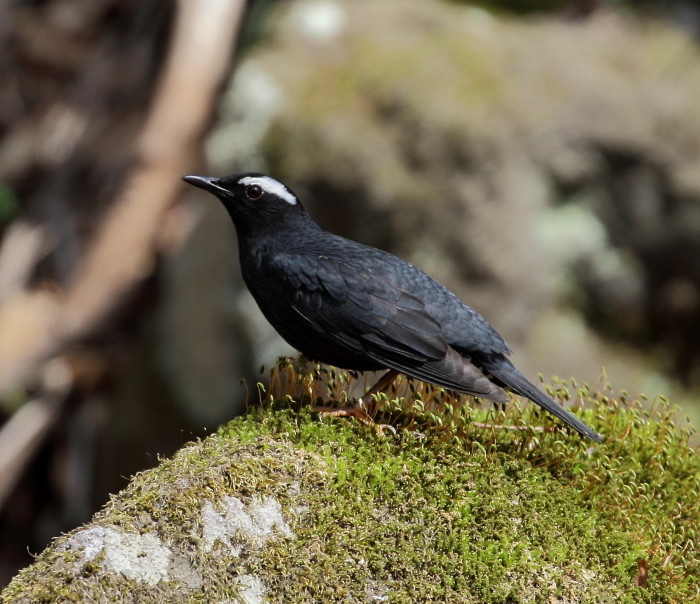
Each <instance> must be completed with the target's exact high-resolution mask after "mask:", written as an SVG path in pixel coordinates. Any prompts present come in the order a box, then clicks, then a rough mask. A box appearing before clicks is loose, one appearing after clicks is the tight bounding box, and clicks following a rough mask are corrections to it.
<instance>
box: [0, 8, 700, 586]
mask: <svg viewBox="0 0 700 604" xmlns="http://www.w3.org/2000/svg"><path fill="white" fill-rule="evenodd" d="M496 5H497V6H496ZM639 6H640V5H639V4H638V3H624V2H606V1H604V0H600V1H598V2H591V1H585V0H578V1H576V0H571V1H564V0H560V1H550V2H544V1H542V2H534V1H533V2H523V1H515V0H513V1H510V2H508V1H506V0H504V1H502V2H498V3H481V4H480V5H479V4H470V3H466V2H441V1H438V0H422V1H416V2H411V3H406V2H402V1H401V0H384V1H383V2H352V1H350V0H346V1H340V0H294V1H289V2H283V3H275V2H268V1H262V0H259V1H257V2H252V3H250V7H249V12H248V15H247V19H246V26H245V28H244V31H243V35H242V38H241V46H240V48H239V52H238V54H237V55H236V63H235V65H234V70H233V72H232V76H231V80H230V83H229V84H228V85H226V86H225V87H224V90H223V91H222V95H221V98H220V102H219V105H218V106H219V111H218V113H219V116H218V119H217V120H216V123H215V124H214V126H213V128H212V131H211V136H210V137H209V139H208V142H207V145H206V154H207V158H208V165H206V166H202V165H197V164H196V162H194V161H193V162H192V163H193V165H192V166H191V168H189V169H188V171H189V172H191V173H197V172H201V173H211V174H217V175H223V174H228V173H232V172H236V171H244V170H245V171H247V170H259V171H264V172H269V173H271V174H272V175H273V176H275V177H277V178H279V179H281V180H283V181H285V182H286V183H287V184H289V186H290V187H291V188H293V189H294V190H295V192H296V193H297V194H298V195H299V196H300V197H301V198H302V200H303V202H304V204H305V205H306V207H307V209H308V210H309V211H310V212H311V214H312V215H313V216H314V218H315V219H317V221H318V222H319V223H321V224H322V225H323V226H325V227H326V228H328V229H330V230H333V231H335V232H338V233H340V234H343V235H345V236H349V237H352V238H354V239H357V240H360V241H362V242H364V243H367V244H370V245H375V246H378V247H381V248H384V249H387V250H390V251H392V252H394V253H396V254H398V255H400V256H403V257H405V258H407V259H409V260H411V261H412V262H414V263H415V264H417V265H418V266H420V267H421V268H422V269H424V270H425V271H426V272H428V273H429V274H431V275H432V276H434V277H435V278H437V279H438V280H440V281H442V282H444V283H445V284H446V285H448V286H449V287H450V288H452V289H453V290H454V291H455V292H456V293H458V294H459V295H461V296H462V297H463V298H464V299H465V300H466V301H467V302H468V303H470V304H471V305H472V306H474V307H475V308H477V310H479V311H480V312H482V313H483V314H484V315H486V316H487V317H488V318H489V320H490V321H491V322H492V323H493V324H494V325H495V326H496V327H497V329H498V330H499V331H500V332H501V333H502V334H503V335H504V337H506V339H507V340H508V341H509V342H510V343H511V344H512V345H513V347H514V348H515V349H516V351H517V358H516V360H517V363H518V364H519V365H521V366H522V368H523V369H524V370H526V371H527V373H528V374H530V376H531V377H535V375H536V373H537V372H543V373H544V374H545V375H546V376H548V375H550V374H558V375H560V376H574V377H575V378H576V379H577V381H579V382H581V381H589V382H596V381H597V380H598V378H599V376H600V372H601V366H604V367H605V369H606V372H607V377H608V379H609V380H610V381H611V382H612V383H613V385H614V386H615V387H617V388H626V389H627V390H628V391H630V392H631V393H633V394H634V393H637V392H645V393H646V394H647V395H649V396H653V395H655V394H656V393H658V392H661V393H664V394H671V395H673V400H675V401H676V402H680V403H683V404H685V405H687V410H688V412H689V413H691V414H694V417H695V423H696V424H697V423H699V422H698V416H699V414H700V410H699V408H698V403H697V397H698V391H700V172H699V171H698V166H699V165H700V106H699V105H698V103H697V99H698V98H699V97H700V61H699V59H700V51H699V50H698V46H697V41H696V40H695V39H694V36H696V35H697V31H698V27H697V25H698V14H699V13H698V9H699V8H700V3H697V2H682V1H679V2H670V3H662V2H652V1H650V2H647V3H645V4H644V7H643V8H644V11H645V12H642V13H641V14H640V13H635V12H632V8H635V7H637V8H639ZM496 8H497V11H496ZM176 10H177V4H176V3H172V2H156V1H155V0H146V1H143V0H142V1H141V2H136V1H128V2H116V1H115V0H100V1H96V0H91V1H90V2H87V1H81V0H49V1H47V2H43V3H33V2H21V1H16V2H10V3H5V4H4V5H3V6H2V7H0V36H1V37H2V41H3V48H5V49H7V52H4V53H3V54H2V56H0V67H2V69H0V137H1V138H0V221H2V222H1V223H0V228H1V229H2V231H3V235H4V241H3V244H5V243H6V242H7V240H8V238H9V237H10V236H11V235H12V236H13V237H15V238H16V237H17V235H16V233H17V228H15V227H16V226H17V225H18V224H19V223H20V222H22V223H23V224H24V223H26V224H27V225H29V226H31V227H35V228H36V229H37V230H36V231H31V232H34V233H35V234H34V235H26V233H25V231H22V232H21V233H20V236H21V237H23V238H24V239H25V240H26V241H27V242H28V243H27V246H26V248H27V249H28V250H29V251H28V252H27V253H26V254H25V255H26V256H27V257H29V255H31V257H32V258H33V259H34V262H35V265H33V264H31V263H30V264H29V265H30V267H33V268H31V270H30V271H29V277H28V278H27V284H26V287H28V288H44V289H45V290H46V291H48V292H56V291H57V292H59V293H60V292H61V291H62V290H63V289H64V288H65V287H66V286H67V284H68V283H69V282H70V280H71V277H72V276H73V274H74V272H75V267H76V266H77V265H78V264H79V262H80V260H81V259H82V258H83V257H84V255H85V254H86V250H87V249H88V247H89V246H88V243H89V241H90V240H91V238H92V237H93V236H94V234H95V231H96V229H97V227H98V225H99V224H100V220H101V219H102V218H103V216H104V215H105V212H106V211H107V209H109V208H110V207H111V206H112V204H113V203H114V200H115V198H116V196H117V192H118V191H119V190H120V189H122V188H123V187H124V184H125V183H128V182H129V178H130V175H131V169H132V165H133V162H134V153H135V152H134V148H135V145H136V140H137V138H138V136H139V133H140V129H141V127H142V124H143V121H144V119H145V116H146V111H147V108H148V105H149V103H150V102H151V100H152V97H153V95H154V94H155V86H156V83H157V81H158V77H159V75H160V74H161V73H162V71H163V68H164V64H165V58H166V53H167V45H168V41H169V39H170V35H171V28H172V23H173V15H174V13H175V11H176ZM508 10H514V11H516V12H515V13H508V12H506V11H508ZM516 14H517V16H516ZM523 15H524V16H523ZM188 110H189V106H188V103H187V99H186V98H184V97H183V99H182V101H181V107H180V108H179V111H180V112H182V114H183V115H184V114H185V113H186V112H188ZM148 202H149V200H148V199H144V200H143V203H144V204H147V203H148ZM172 224H185V225H189V226H187V227H182V226H181V227H179V230H178V229H175V230H176V231H177V232H178V233H185V235H182V236H181V237H179V238H178V237H175V239H176V240H177V241H178V243H177V244H175V245H170V246H165V247H164V248H163V249H164V251H163V252H162V254H160V255H159V256H158V257H157V258H156V259H154V261H153V265H152V266H150V268H149V269H148V276H147V278H145V279H144V280H143V281H142V282H141V283H140V285H139V287H138V288H137V289H136V290H135V291H134V292H133V294H132V295H131V296H130V297H129V298H128V302H127V303H124V304H123V305H121V306H120V308H119V309H118V312H116V313H114V314H113V315H110V316H109V317H108V319H106V320H105V321H103V322H102V323H101V324H100V326H99V328H98V329H95V330H94V332H92V333H90V334H88V335H87V336H86V337H85V338H84V339H83V341H81V342H80V355H77V357H79V359H81V363H84V364H87V365H89V366H90V367H92V366H93V365H95V364H97V365H99V367H100V368H101V369H100V372H99V373H100V375H101V376H102V377H101V378H100V379H99V380H93V381H91V382H90V387H89V388H83V389H78V390H76V391H72V392H71V394H70V396H69V397H68V399H67V401H66V402H65V404H63V406H62V407H61V409H60V413H59V415H58V418H59V419H57V421H56V422H55V423H54V424H53V425H52V428H51V430H50V432H48V434H47V435H46V436H45V437H44V438H45V440H44V441H43V444H42V446H41V447H40V448H39V449H38V451H37V454H36V456H35V457H34V460H33V461H32V462H31V464H30V465H29V466H28V467H27V469H26V471H25V472H24V474H23V477H22V479H21V481H20V482H19V484H18V485H17V486H16V487H15V488H14V489H13V491H12V493H11V495H9V498H8V499H7V500H6V502H5V504H4V506H3V508H2V517H1V518H0V581H3V582H4V581H6V580H7V578H9V576H10V575H11V574H12V573H13V572H14V570H15V569H16V568H17V567H18V566H20V565H22V564H26V563H27V562H28V556H27V548H28V547H29V549H30V551H37V550H40V549H42V548H43V546H44V544H45V543H46V541H47V540H48V539H49V538H50V537H51V536H53V535H56V534H58V533H59V532H60V531H62V530H67V529H69V528H71V526H74V525H75V524H77V523H80V522H82V521H84V520H85V519H86V518H87V517H88V516H89V514H90V510H91V509H94V506H98V505H100V504H102V503H103V502H104V501H105V499H106V497H107V494H108V493H109V492H111V491H114V490H117V489H118V488H120V487H121V486H123V485H124V484H125V478H124V477H126V476H128V475H130V474H132V473H133V472H135V471H137V470H139V469H141V468H143V467H145V466H148V465H152V464H154V463H155V462H156V457H157V455H168V454H170V453H171V452H172V451H173V450H175V449H176V448H177V447H178V446H180V445H181V444H182V443H183V442H184V441H186V440H188V439H190V438H192V437H193V436H195V435H199V434H204V433H205V432H206V431H207V430H211V429H214V428H215V427H216V425H217V424H218V423H220V422H222V421H224V420H226V419H227V418H229V417H232V416H233V415H234V414H236V413H239V412H241V411H242V409H243V407H244V403H245V396H246V389H245V388H244V387H242V386H241V385H240V380H241V378H246V380H247V388H248V390H249V391H250V392H251V396H250V400H251V401H255V399H256V396H255V384H256V381H257V380H258V379H259V367H260V365H262V364H264V363H268V364H269V363H271V362H272V361H273V360H274V359H275V357H276V356H277V355H279V354H291V353H292V352H293V351H291V350H290V349H289V347H288V346H287V345H285V344H284V343H283V342H282V341H281V340H280V339H279V337H278V336H277V335H276V334H275V333H274V332H273V331H272V329H271V328H270V327H269V325H268V324H267V323H266V322H265V320H264V319H263V318H262V316H261V315H260V313H259V312H258V310H257V308H256V307H255V304H254V302H253V301H252V299H251V297H250V296H249V294H248V293H247V291H245V289H244V287H243V284H242V281H241V278H240V273H239V270H238V260H237V257H236V254H237V247H236V241H235V232H234V230H233V226H232V225H231V224H229V220H228V217H227V216H226V215H225V213H224V210H223V208H221V207H220V206H219V205H218V204H216V202H214V201H213V200H212V199H211V198H210V197H209V196H205V195H200V194H198V193H197V192H194V191H188V192H187V196H186V198H185V199H184V200H182V202H181V203H180V204H179V205H177V206H176V207H174V208H173V210H172V212H171V214H169V218H168V220H167V221H165V222H164V223H163V225H162V226H163V231H164V233H165V235H164V236H165V237H167V236H168V233H169V232H170V230H171V229H172V226H171V225H172ZM28 232H29V231H28ZM13 233H14V235H13ZM22 233H25V234H22ZM37 233H38V234H37ZM39 243H42V244H41V245H39ZM2 258H3V255H2V253H0V311H1V310H2V307H3V303H4V302H5V298H4V297H3V293H4V290H3V287H4V284H5V282H9V281H11V279H10V277H12V275H13V274H14V273H13V271H15V272H16V271H17V268H16V266H15V268H14V269H12V270H10V268H8V267H7V266H5V265H3V264H2ZM85 359H90V361H89V362H86V361H85ZM95 359H97V360H98V361H99V362H96V361H95ZM31 395H32V390H31V388H27V389H25V390H23V391H20V392H17V393H15V394H14V395H13V396H10V397H5V398H6V400H4V401H3V403H2V406H1V407H0V409H1V412H2V414H3V417H5V418H7V419H8V420H9V418H11V417H13V415H14V414H16V413H17V409H20V408H21V407H22V405H23V403H24V402H25V401H27V400H29V399H31ZM1 454H2V449H1V448H0V455H1Z"/></svg>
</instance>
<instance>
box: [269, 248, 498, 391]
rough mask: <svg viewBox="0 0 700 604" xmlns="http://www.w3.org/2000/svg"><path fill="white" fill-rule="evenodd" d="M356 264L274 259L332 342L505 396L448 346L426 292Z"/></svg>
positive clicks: (452, 384)
mask: <svg viewBox="0 0 700 604" xmlns="http://www.w3.org/2000/svg"><path fill="white" fill-rule="evenodd" d="M358 264H359V263H358ZM358 264H356V263H352V264H350V263H347V262H344V261H340V260H337V259H334V258H333V259H331V258H328V257H324V256H322V255H316V256H308V255H294V256H291V255H288V254H281V255H278V256H276V257H275V259H274V261H273V265H274V270H275V272H276V273H277V274H278V275H279V277H280V279H281V281H282V282H283V283H285V285H286V289H287V291H286V292H285V298H287V299H291V300H292V301H293V302H292V306H293V308H294V310H295V311H296V312H297V313H298V314H299V315H300V316H301V317H303V319H304V320H305V321H306V322H307V323H308V325H309V328H310V329H313V330H315V331H316V332H317V333H320V334H322V335H323V336H324V337H325V338H327V339H328V340H330V341H332V342H334V343H336V344H338V345H340V346H343V347H345V348H347V349H348V350H351V351H352V352H355V353H359V354H363V355H366V356H367V357H368V358H370V359H372V360H374V361H376V362H378V363H380V364H382V365H385V366H386V367H390V368H392V369H396V370H398V371H400V372H402V373H405V374H407V375H410V376H413V377H416V378H418V379H422V380H425V381H428V382H431V383H433V384H437V385H439V386H443V387H445V388H451V389H454V390H458V391H460V392H467V393H469V394H474V395H477V396H484V397H487V398H491V399H495V400H502V399H503V396H502V393H501V391H500V389H498V388H496V387H495V386H494V385H493V384H491V382H489V380H488V379H487V378H486V377H485V376H484V375H483V373H481V371H479V369H477V368H476V367H475V366H474V365H472V364H471V363H470V362H469V360H468V359H467V358H464V357H462V356H461V355H459V354H458V353H457V352H456V351H455V350H453V349H452V348H451V347H450V346H449V345H448V344H447V342H446V341H445V338H444V336H443V334H442V330H441V326H440V324H439V323H438V322H437V321H436V320H435V319H434V318H433V317H432V316H431V315H430V313H429V312H428V311H427V310H426V308H425V304H424V303H423V301H422V300H421V299H420V298H418V297H417V296H415V295H413V294H412V293H411V292H409V291H406V290H405V289H402V288H401V287H398V286H396V285H395V284H392V283H390V282H389V281H387V280H386V279H384V278H383V277H382V276H380V275H378V274H377V273H375V272H374V271H372V270H371V269H367V268H364V267H362V266H361V265H359V266H358Z"/></svg>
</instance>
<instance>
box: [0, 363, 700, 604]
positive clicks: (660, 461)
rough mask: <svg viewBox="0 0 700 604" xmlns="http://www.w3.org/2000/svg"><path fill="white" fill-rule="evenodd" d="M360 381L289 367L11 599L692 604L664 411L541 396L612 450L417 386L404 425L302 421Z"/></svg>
mask: <svg viewBox="0 0 700 604" xmlns="http://www.w3.org/2000/svg"><path fill="white" fill-rule="evenodd" d="M351 381H352V380H351V379H350V377H349V376H347V375H346V374H335V373H332V372H329V371H328V370H327V369H325V368H322V367H315V366H308V365H292V364H287V363H282V364H280V366H279V367H278V368H276V369H275V371H274V372H273V375H272V379H271V382H270V387H269V388H268V391H267V392H266V396H265V397H263V398H264V399H265V400H264V402H263V404H262V405H261V406H259V407H256V408H254V409H251V410H250V411H249V412H248V414H247V415H245V416H244V417H241V418H238V419H235V420H233V421H231V422H230V423H228V424H227V425H225V426H222V427H221V428H220V429H219V431H218V432H217V433H216V434H214V435H212V436H210V437H209V438H207V439H205V440H202V441H197V442H194V443H191V444H188V445H186V446H185V447H183V448H182V449H181V450H180V451H179V452H178V453H177V454H176V455H175V456H174V457H173V458H172V459H168V460H163V461H162V462H161V464H160V465H159V466H158V467H156V468H154V469H152V470H148V471H145V472H142V473H140V474H138V475H137V476H135V477H134V479H133V480H132V482H131V484H130V485H129V486H128V487H127V488H126V489H125V490H124V491H122V492H121V493H119V494H117V495H115V496H114V497H113V498H112V500H111V501H110V503H109V504H108V505H107V506H105V508H104V509H103V510H102V511H101V512H100V513H98V514H97V515H96V516H95V518H94V519H93V521H92V522H91V523H90V524H88V525H86V526H84V527H82V528H79V529H77V530H75V531H73V532H72V533H70V534H68V535H65V536H62V537H60V538H58V539H57V540H56V541H55V542H54V543H53V544H52V545H51V546H50V547H49V548H48V549H47V550H46V551H44V552H43V553H42V554H40V555H39V557H38V558H37V560H36V562H35V563H34V564H33V565H32V566H30V567H29V568H27V569H25V570H24V571H22V572H21V573H20V574H19V575H18V576H17V577H16V578H15V579H14V581H13V582H12V583H11V584H10V585H9V586H8V587H7V588H6V589H5V591H4V592H3V593H2V601H3V602H32V603H38V602H59V601H60V602H70V601H73V602H85V601H96V602H103V601H120V602H122V601H124V602H130V601H138V602H152V601H159V602H161V601H163V602H166V601H167V602H184V601H206V602H246V603H251V602H265V601H276V602H302V601H305V602H329V601H349V602H364V601H367V602H372V601H375V602H376V601H379V602H381V601H386V602H410V601H414V602H429V601H436V602H554V601H556V602H608V601H609V602H613V601H614V602H647V601H648V602H666V601H668V602H673V601H676V602H690V601H693V599H694V598H697V597H698V595H699V594H698V586H697V580H694V579H693V577H695V578H697V577H698V576H699V574H698V573H700V568H699V567H698V556H697V543H698V540H697V534H696V532H697V527H698V518H699V507H698V506H699V503H698V502H699V501H700V457H699V456H698V455H697V452H696V451H695V450H694V449H692V448H691V447H689V445H688V440H689V438H690V436H691V430H689V429H679V428H678V427H677V426H674V421H673V415H672V414H671V413H670V411H669V407H668V405H667V404H666V403H665V402H664V401H663V400H660V401H657V404H656V410H655V411H653V412H644V411H642V410H641V406H640V405H639V404H638V403H637V402H635V401H627V400H626V399H627V397H626V396H625V395H624V393H623V394H622V395H621V396H619V397H612V396H610V392H606V394H600V393H598V394H596V393H590V392H589V391H588V388H587V387H585V386H584V387H582V388H571V387H566V386H565V385H564V384H562V383H555V384H554V385H553V386H550V387H549V390H550V392H551V393H552V394H554V395H555V396H559V398H560V399H567V398H573V399H576V400H577V401H578V402H579V403H583V404H584V406H585V411H583V412H582V413H583V414H584V416H585V420H586V421H588V422H590V423H592V424H593V427H594V428H595V429H597V430H598V431H600V432H602V433H603V434H604V435H605V442H604V443H603V444H601V445H592V444H591V443H590V442H586V441H584V440H582V439H581V438H580V437H579V436H578V435H576V434H570V433H568V432H565V431H564V430H562V429H561V428H560V427H559V426H558V425H557V424H555V423H554V420H551V421H550V419H549V418H548V417H543V416H541V415H539V414H538V412H537V411H536V409H534V406H532V405H526V406H524V408H523V409H521V408H520V406H519V404H518V403H516V402H512V403H511V404H510V405H509V407H508V408H507V409H506V410H505V411H501V412H499V413H497V414H495V415H494V412H493V411H490V410H482V409H481V408H480V407H479V406H475V405H474V404H470V405H464V404H463V403H464V401H463V400H462V401H457V400H456V399H454V398H453V397H452V396H451V395H450V394H449V393H446V392H444V391H441V390H436V389H434V388H431V387H426V386H425V385H421V384H415V383H411V382H409V383H405V384H404V385H403V388H404V390H405V391H406V393H407V396H403V395H401V391H400V390H399V392H398V393H394V392H392V393H390V394H389V395H388V396H386V397H383V404H382V405H380V408H381V412H380V414H379V415H378V416H377V417H376V419H377V421H378V422H379V421H381V422H386V423H387V424H390V425H391V426H392V427H393V429H391V428H388V427H385V428H384V429H382V430H378V429H377V428H376V426H371V425H362V424H359V423H356V422H353V421H349V420H344V419H328V418H325V417H324V418H321V417H319V416H318V414H316V413H313V412H311V411H310V406H309V405H308V402H309V399H311V400H315V399H316V397H317V396H318V395H319V394H325V395H327V394H328V393H330V394H333V395H334V396H336V397H337V396H338V395H339V394H340V393H342V392H347V389H348V386H352V383H351ZM299 399H301V400H302V401H304V402H302V403H300V402H297V400H299ZM380 402H381V401H380ZM485 422H490V423H491V424H492V425H491V427H487V426H485ZM497 424H498V425H497ZM394 430H395V433H394Z"/></svg>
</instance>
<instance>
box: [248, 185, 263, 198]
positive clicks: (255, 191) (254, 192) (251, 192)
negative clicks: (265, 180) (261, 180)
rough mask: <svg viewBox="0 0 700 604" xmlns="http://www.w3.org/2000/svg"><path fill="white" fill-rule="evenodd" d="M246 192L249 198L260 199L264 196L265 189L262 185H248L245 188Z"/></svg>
mask: <svg viewBox="0 0 700 604" xmlns="http://www.w3.org/2000/svg"><path fill="white" fill-rule="evenodd" d="M245 194H246V196H247V197H248V198H249V199H260V198H261V197H262V194H263V190H262V187H261V186H260V185H248V186H247V187H246V188H245Z"/></svg>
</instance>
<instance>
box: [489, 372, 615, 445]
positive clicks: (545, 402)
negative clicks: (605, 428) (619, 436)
mask: <svg viewBox="0 0 700 604" xmlns="http://www.w3.org/2000/svg"><path fill="white" fill-rule="evenodd" d="M506 363H507V364H506ZM506 363H503V364H502V365H500V366H497V367H489V369H488V373H489V374H490V375H491V376H492V377H493V378H495V379H496V380H497V381H498V382H500V383H501V385H502V386H504V387H506V388H508V389H509V390H512V391H513V392H515V393H516V394H519V395H521V396H525V397H527V398H529V399H530V400H531V401H533V402H534V403H537V404H538V405H539V406H540V407H542V408H543V409H544V410H545V411H549V412H550V413H551V414H552V415H555V416H557V417H558V418H559V419H560V420H561V421H563V422H564V423H566V424H568V425H569V426H571V427H572V428H573V429H574V430H576V431H577V432H578V433H579V434H582V435H583V436H586V437H588V438H590V439H592V440H594V441H596V442H600V441H602V440H603V439H602V437H601V436H600V434H598V433H596V432H595V431H594V430H592V429H591V428H589V427H588V426H587V425H586V424H584V423H583V422H582V421H581V420H580V419H578V418H577V417H576V416H575V415H573V414H572V413H570V412H569V411H567V410H566V409H564V407H562V406H561V405H558V404H557V403H555V402H554V401H553V400H552V399H551V398H549V397H548V396H547V395H546V394H545V393H544V392H542V391H541V390H539V389H538V388H536V387H535V386H534V385H533V384H531V383H530V382H529V381H528V380H527V378H526V377H525V376H524V375H523V374H522V373H520V372H519V371H518V370H517V369H516V368H515V367H514V366H513V365H511V364H510V362H506Z"/></svg>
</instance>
